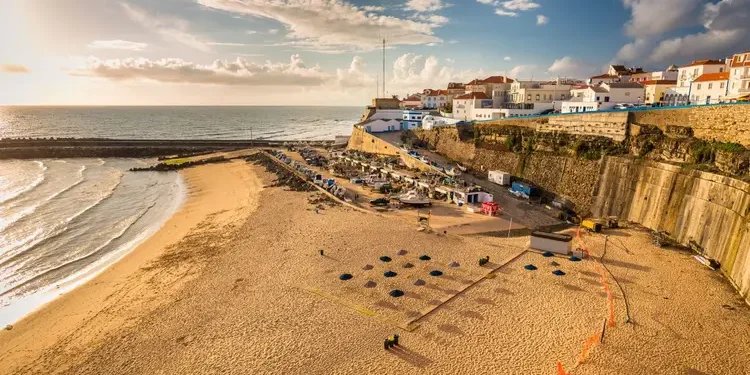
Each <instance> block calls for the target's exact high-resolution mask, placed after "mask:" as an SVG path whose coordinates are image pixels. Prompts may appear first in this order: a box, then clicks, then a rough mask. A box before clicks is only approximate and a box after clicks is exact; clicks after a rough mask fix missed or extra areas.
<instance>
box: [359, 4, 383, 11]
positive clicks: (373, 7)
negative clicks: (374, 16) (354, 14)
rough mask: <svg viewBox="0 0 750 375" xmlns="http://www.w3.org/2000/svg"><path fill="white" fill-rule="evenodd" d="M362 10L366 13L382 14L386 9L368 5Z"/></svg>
mask: <svg viewBox="0 0 750 375" xmlns="http://www.w3.org/2000/svg"><path fill="white" fill-rule="evenodd" d="M362 10H364V11H365V12H382V11H384V10H385V7H379V6H372V5H367V6H363V7H362Z"/></svg>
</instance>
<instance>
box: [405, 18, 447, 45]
mask: <svg viewBox="0 0 750 375" xmlns="http://www.w3.org/2000/svg"><path fill="white" fill-rule="evenodd" d="M414 19H417V20H419V21H423V22H427V23H429V24H431V25H434V26H435V27H440V26H442V25H445V24H446V23H448V22H449V21H450V20H449V19H448V17H443V16H439V15H437V14H421V13H419V14H417V15H415V16H414ZM433 43H435V42H433Z"/></svg>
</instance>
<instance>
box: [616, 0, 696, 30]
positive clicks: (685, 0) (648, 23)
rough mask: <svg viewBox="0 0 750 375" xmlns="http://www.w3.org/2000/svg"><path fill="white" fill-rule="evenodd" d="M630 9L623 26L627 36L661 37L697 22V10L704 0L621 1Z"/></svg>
mask: <svg viewBox="0 0 750 375" xmlns="http://www.w3.org/2000/svg"><path fill="white" fill-rule="evenodd" d="M622 2H623V4H624V5H625V8H628V9H630V12H631V18H630V20H629V21H628V22H627V23H626V24H625V29H626V31H627V33H628V35H630V36H632V37H635V38H645V37H650V36H661V35H663V34H664V33H666V32H668V31H671V30H674V29H678V28H681V27H686V26H694V25H697V24H698V23H699V22H698V21H699V16H700V12H699V8H698V5H700V4H701V3H702V2H704V0H622Z"/></svg>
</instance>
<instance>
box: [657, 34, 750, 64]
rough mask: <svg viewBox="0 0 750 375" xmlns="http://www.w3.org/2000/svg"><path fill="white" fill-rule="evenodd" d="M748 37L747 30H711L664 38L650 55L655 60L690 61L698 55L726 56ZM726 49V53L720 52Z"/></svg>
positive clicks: (709, 56)
mask: <svg viewBox="0 0 750 375" xmlns="http://www.w3.org/2000/svg"><path fill="white" fill-rule="evenodd" d="M747 38H748V32H747V30H742V29H734V30H709V31H707V32H705V33H698V34H691V35H687V36H684V37H681V38H674V39H668V40H664V41H662V42H661V43H659V45H658V46H656V48H655V49H654V51H653V52H652V53H651V56H650V57H649V60H650V61H653V62H666V61H675V60H681V61H688V60H693V59H696V58H698V57H703V58H724V57H726V56H727V55H728V54H730V53H732V52H740V51H736V50H735V48H734V47H735V46H738V45H739V44H740V42H743V41H746V40H747ZM720 51H725V53H723V52H720Z"/></svg>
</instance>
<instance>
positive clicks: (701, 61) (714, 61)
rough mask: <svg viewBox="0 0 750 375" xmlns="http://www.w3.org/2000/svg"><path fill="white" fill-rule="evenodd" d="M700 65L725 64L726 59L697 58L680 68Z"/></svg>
mask: <svg viewBox="0 0 750 375" xmlns="http://www.w3.org/2000/svg"><path fill="white" fill-rule="evenodd" d="M700 65H724V61H721V60H697V61H693V62H691V63H690V64H687V65H683V66H681V67H680V68H689V67H691V66H700Z"/></svg>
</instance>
